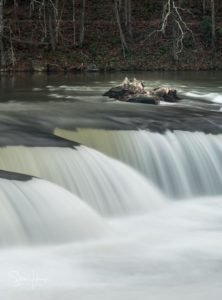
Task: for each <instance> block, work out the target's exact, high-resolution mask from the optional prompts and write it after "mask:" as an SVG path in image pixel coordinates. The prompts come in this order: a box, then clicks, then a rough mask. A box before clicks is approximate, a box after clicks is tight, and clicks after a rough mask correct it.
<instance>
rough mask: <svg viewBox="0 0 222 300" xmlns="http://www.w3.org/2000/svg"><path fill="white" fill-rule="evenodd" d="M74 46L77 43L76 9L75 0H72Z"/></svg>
mask: <svg viewBox="0 0 222 300" xmlns="http://www.w3.org/2000/svg"><path fill="white" fill-rule="evenodd" d="M72 24H73V46H75V45H76V9H75V0H72Z"/></svg>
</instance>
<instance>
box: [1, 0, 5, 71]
mask: <svg viewBox="0 0 222 300" xmlns="http://www.w3.org/2000/svg"><path fill="white" fill-rule="evenodd" d="M3 35H4V18H3V0H0V55H1V66H5V51H4V43H3Z"/></svg>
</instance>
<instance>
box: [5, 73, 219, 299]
mask: <svg viewBox="0 0 222 300" xmlns="http://www.w3.org/2000/svg"><path fill="white" fill-rule="evenodd" d="M125 76H128V77H130V78H133V77H136V78H137V79H143V80H144V81H145V85H146V86H147V87H154V86H160V85H166V86H173V87H175V88H176V89H177V90H178V93H179V96H180V98H181V100H180V101H179V102H178V103H176V104H167V103H161V104H160V105H159V106H153V105H146V104H133V103H123V102H119V101H115V100H112V99H108V98H106V97H103V96H102V94H103V93H104V92H105V91H107V90H108V89H109V88H111V87H112V86H115V85H117V84H119V83H120V82H121V81H122V80H123V78H124V77H125ZM221 76H222V73H221V72H213V71H212V72H178V73H177V72H169V73H167V72H142V73H141V72H138V73H128V74H127V73H109V74H106V73H105V74H98V73H88V74H66V75H58V74H52V75H50V76H47V75H43V74H16V75H10V74H9V75H4V76H3V75H2V76H1V81H0V85H1V90H0V99H1V102H0V130H1V135H0V170H1V171H0V195H1V197H0V265H1V268H0V296H1V299H4V300H26V299H27V300H37V299H43V300H49V299H62V300H66V299H78V300H79V299H80V300H81V299H82V300H87V299H108V300H114V299H115V300H129V299H140V300H145V299H150V300H163V299H164V300H168V299H169V300H172V299H173V300H177V299H192V300H194V299H195V300H203V299H206V300H208V299H211V298H212V297H213V298H214V299H218V300H219V299H221V294H222V287H221V278H222V268H221V264H222V226H221V219H222V121H221V120H222V119H221V113H222V112H221V107H222V81H221Z"/></svg>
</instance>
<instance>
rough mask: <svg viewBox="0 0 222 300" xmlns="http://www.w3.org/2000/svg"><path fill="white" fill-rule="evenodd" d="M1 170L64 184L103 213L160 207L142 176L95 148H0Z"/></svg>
mask: <svg viewBox="0 0 222 300" xmlns="http://www.w3.org/2000/svg"><path fill="white" fill-rule="evenodd" d="M0 169H2V170H6V171H12V172H18V173H23V174H30V175H34V176H37V177H41V178H44V179H47V180H49V181H52V182H54V183H56V184H58V185H60V186H63V187H65V188H66V189H68V190H70V191H71V192H73V193H74V194H76V195H78V196H80V198H81V199H83V200H85V201H86V202H88V204H89V205H90V206H91V207H93V208H95V209H96V210H97V211H98V212H100V213H101V214H104V215H115V216H116V215H120V214H124V213H137V212H138V211H143V210H149V209H153V208H156V207H159V206H160V205H162V204H163V203H164V200H163V196H162V195H161V193H159V192H158V190H157V189H156V188H155V187H154V185H153V184H152V183H149V182H148V181H147V180H146V179H145V178H144V177H143V176H141V175H140V174H139V173H137V172H136V171H134V170H133V169H132V168H130V167H128V166H126V165H125V164H123V163H121V162H119V161H116V160H114V159H112V158H109V157H107V156H105V155H104V154H101V153H99V152H98V151H95V150H93V149H89V148H87V147H84V146H81V147H77V150H74V149H71V148H56V147H43V148H41V147H23V146H16V147H4V148H0Z"/></svg>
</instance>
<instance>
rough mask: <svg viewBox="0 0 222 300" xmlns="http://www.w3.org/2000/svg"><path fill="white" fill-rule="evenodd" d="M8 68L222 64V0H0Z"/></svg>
mask: <svg viewBox="0 0 222 300" xmlns="http://www.w3.org/2000/svg"><path fill="white" fill-rule="evenodd" d="M0 54H1V70H17V71H18V70H20V71H29V70H33V69H34V70H40V71H41V70H43V71H46V70H48V71H58V70H67V71H78V70H95V69H97V68H98V69H100V70H107V71H108V70H177V69H181V70H187V69H193V70H199V69H212V68H217V69H221V68H222V1H221V0H113V1H110V0H109V1H108V0H38V1H37V0H29V1H28V0H5V1H3V0H0Z"/></svg>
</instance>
